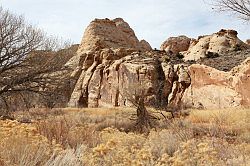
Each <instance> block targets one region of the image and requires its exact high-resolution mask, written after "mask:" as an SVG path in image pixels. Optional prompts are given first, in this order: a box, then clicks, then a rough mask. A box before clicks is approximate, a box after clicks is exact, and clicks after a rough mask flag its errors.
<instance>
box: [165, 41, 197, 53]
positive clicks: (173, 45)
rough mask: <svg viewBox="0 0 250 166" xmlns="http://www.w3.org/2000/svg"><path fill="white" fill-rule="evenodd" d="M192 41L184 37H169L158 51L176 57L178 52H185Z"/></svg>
mask: <svg viewBox="0 0 250 166" xmlns="http://www.w3.org/2000/svg"><path fill="white" fill-rule="evenodd" d="M193 41H194V39H191V38H188V37H186V36H178V37H170V38H168V39H167V40H166V41H165V42H163V43H162V45H161V47H160V49H161V50H165V51H166V52H167V53H169V54H173V55H176V54H178V53H179V52H182V51H187V50H188V48H189V46H190V45H191V43H193Z"/></svg>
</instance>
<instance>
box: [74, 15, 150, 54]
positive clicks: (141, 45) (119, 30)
mask: <svg viewBox="0 0 250 166" xmlns="http://www.w3.org/2000/svg"><path fill="white" fill-rule="evenodd" d="M121 47H124V48H135V49H137V50H142V51H144V50H151V47H150V45H149V44H148V43H147V44H146V42H145V41H144V42H140V41H139V40H138V39H137V37H136V36H135V33H134V31H133V30H132V29H131V28H130V26H129V25H128V23H126V22H125V21H124V20H123V19H121V18H116V19H114V20H109V19H95V20H94V21H92V22H91V23H90V25H89V26H88V27H87V29H86V30H85V32H84V36H83V39H82V42H81V44H80V46H79V49H78V54H82V53H85V52H88V51H96V50H99V49H103V48H121Z"/></svg>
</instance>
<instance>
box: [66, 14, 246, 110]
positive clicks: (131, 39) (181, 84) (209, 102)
mask: <svg viewBox="0 0 250 166" xmlns="http://www.w3.org/2000/svg"><path fill="white" fill-rule="evenodd" d="M161 49H162V51H158V50H152V49H151V46H150V45H149V44H148V42H146V41H145V40H142V41H139V40H138V39H137V37H136V36H135V33H134V31H133V30H132V29H131V28H130V26H129V25H128V23H126V22H125V21H124V20H123V19H121V18H118V19H114V20H109V19H96V20H94V21H93V22H91V23H90V25H89V26H88V28H87V29H86V30H85V33H84V37H83V39H82V43H81V44H80V46H79V48H78V51H77V55H76V56H74V57H73V58H72V59H71V60H70V61H69V62H68V63H67V65H68V66H71V67H72V68H74V72H73V73H72V75H71V77H72V85H73V87H74V90H73V92H72V95H71V98H70V101H69V106H70V107H112V106H131V102H130V99H129V97H130V96H133V97H136V96H137V95H140V94H144V96H145V103H146V104H147V105H148V106H153V107H171V108H176V107H182V106H191V107H196V108H197V107H202V108H216V107H218V108H221V107H223V108H224V107H234V106H250V100H249V99H250V96H249V95H248V93H245V92H244V91H243V89H242V88H241V87H245V88H247V87H249V86H248V85H249V84H250V83H249V81H248V79H247V78H248V75H249V73H248V69H250V66H249V63H248V60H247V61H245V62H244V63H242V65H241V66H240V67H238V68H237V67H235V66H237V65H239V64H240V63H241V62H242V61H243V60H244V59H245V58H246V57H248V56H249V54H248V52H247V49H248V45H247V44H245V43H244V42H242V41H240V40H239V39H238V37H237V32H236V31H233V30H221V31H220V32H218V33H215V34H212V35H208V36H203V37H199V38H198V39H197V40H195V39H190V38H188V37H186V36H179V37H174V38H169V39H168V40H167V41H165V42H164V43H163V44H162V46H161ZM242 50H243V52H244V50H245V54H244V55H245V56H238V60H237V61H236V62H235V63H233V64H232V63H229V64H228V66H227V68H225V70H224V71H227V72H224V71H220V70H217V69H215V68H212V67H208V66H205V65H200V64H194V63H206V62H209V63H208V65H209V64H210V63H211V64H213V63H212V62H213V60H214V61H215V62H216V58H217V61H218V63H219V62H220V63H222V62H221V59H219V58H222V57H224V56H227V55H231V57H232V56H233V55H239V54H241V52H240V53H239V54H238V53H237V51H238V52H239V51H242ZM232 52H233V53H232ZM208 54H209V56H208ZM217 54H218V56H217ZM176 55H177V56H176ZM178 55H183V56H184V58H183V59H184V61H183V60H182V59H181V58H182V57H178ZM214 55H216V56H214ZM190 60H192V61H190ZM194 60H198V61H196V62H195V61H194ZM192 64H193V65H192ZM215 66H218V65H215ZM222 67H223V66H222ZM232 68H233V69H232ZM243 68H244V69H245V70H243ZM231 69H232V70H231ZM241 69H242V70H241ZM230 70H231V71H230ZM236 71H237V72H236ZM214 89H216V91H215V90H214ZM218 94H220V95H219V96H221V97H220V100H218V97H216V95H217V96H218ZM204 98H205V99H204ZM218 101H219V103H218Z"/></svg>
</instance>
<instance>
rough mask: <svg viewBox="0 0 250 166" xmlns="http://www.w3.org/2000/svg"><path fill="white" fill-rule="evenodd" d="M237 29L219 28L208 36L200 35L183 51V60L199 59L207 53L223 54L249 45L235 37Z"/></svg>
mask: <svg viewBox="0 0 250 166" xmlns="http://www.w3.org/2000/svg"><path fill="white" fill-rule="evenodd" d="M237 34H238V33H237V31H234V30H224V29H222V30H220V31H219V32H217V33H214V34H212V35H208V36H200V37H199V38H198V40H197V41H196V42H195V44H193V45H191V46H190V47H189V49H188V50H187V51H186V52H185V53H183V55H184V60H186V61H187V60H195V61H196V60H199V59H200V58H204V57H206V55H208V56H209V54H218V55H219V54H225V53H228V52H230V51H238V50H245V49H248V48H249V45H247V44H246V43H244V42H243V41H241V40H240V39H239V38H238V37H237Z"/></svg>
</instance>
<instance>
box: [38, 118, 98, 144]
mask: <svg viewBox="0 0 250 166" xmlns="http://www.w3.org/2000/svg"><path fill="white" fill-rule="evenodd" d="M36 126H37V129H38V132H39V133H40V134H41V135H44V136H45V137H46V138H47V139H48V140H49V142H50V143H53V141H55V142H56V143H57V144H61V145H62V146H63V147H64V148H67V147H68V146H69V147H71V148H76V147H77V146H78V145H80V144H86V145H88V146H90V147H93V146H96V145H97V144H98V142H99V139H98V138H99V133H98V132H97V131H96V130H95V127H94V126H91V125H84V124H81V123H80V122H79V121H77V119H75V118H72V119H71V118H70V117H65V116H64V117H57V118H54V119H48V120H44V121H39V122H37V123H36Z"/></svg>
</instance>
